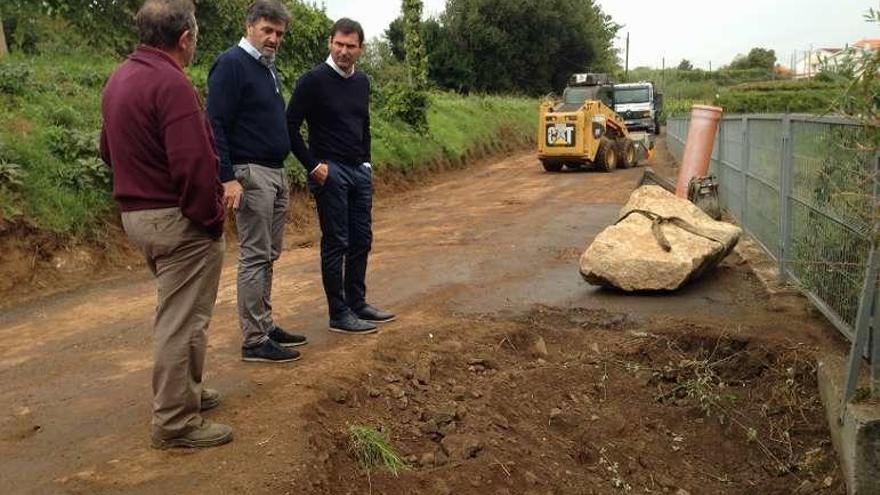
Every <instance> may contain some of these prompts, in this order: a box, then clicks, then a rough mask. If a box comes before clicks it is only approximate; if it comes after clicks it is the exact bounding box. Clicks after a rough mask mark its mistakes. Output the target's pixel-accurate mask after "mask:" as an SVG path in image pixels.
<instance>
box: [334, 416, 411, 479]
mask: <svg viewBox="0 0 880 495" xmlns="http://www.w3.org/2000/svg"><path fill="white" fill-rule="evenodd" d="M348 432H349V451H350V452H351V454H352V455H353V456H354V457H355V459H356V460H357V462H358V464H359V465H360V466H361V468H362V469H363V470H364V471H366V472H367V473H368V474H369V473H371V472H373V471H375V470H376V469H384V470H386V471H388V472H390V473H391V474H393V475H394V476H395V477H396V476H398V475H399V474H400V473H401V472H402V471H405V470H406V469H408V468H409V467H408V466H407V464H406V462H404V460H403V458H401V457H400V454H398V453H397V450H396V449H395V448H394V446H393V445H391V442H390V441H389V440H388V437H387V436H385V434H384V433H382V432H381V431H379V430H377V429H375V428H372V427H369V426H360V425H353V426H350V427H349V429H348Z"/></svg>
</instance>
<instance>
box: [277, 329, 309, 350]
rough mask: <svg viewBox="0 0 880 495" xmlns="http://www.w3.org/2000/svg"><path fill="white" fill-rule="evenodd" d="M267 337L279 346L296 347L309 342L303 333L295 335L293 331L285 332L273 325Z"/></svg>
mask: <svg viewBox="0 0 880 495" xmlns="http://www.w3.org/2000/svg"><path fill="white" fill-rule="evenodd" d="M269 338H270V339H272V340H274V341H275V343H276V344H278V345H280V346H281V347H296V346H298V345H306V344H308V343H309V339H307V338H306V337H305V336H304V335H297V334H295V333H287V332H285V331H284V329H282V328H281V327H279V326H277V325H276V326H275V328H273V329H272V331H271V332H269Z"/></svg>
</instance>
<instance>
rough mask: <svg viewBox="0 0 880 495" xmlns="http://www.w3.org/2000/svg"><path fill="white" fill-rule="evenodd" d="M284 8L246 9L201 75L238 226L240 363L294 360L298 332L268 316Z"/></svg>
mask: <svg viewBox="0 0 880 495" xmlns="http://www.w3.org/2000/svg"><path fill="white" fill-rule="evenodd" d="M289 22H290V14H289V13H288V11H287V8H286V7H284V5H283V4H281V3H280V2H279V1H278V0H257V1H256V2H254V3H253V4H251V6H250V7H249V8H248V12H247V19H246V22H245V25H246V27H247V36H246V37H244V38H242V39H241V41H240V42H239V43H238V45H236V46H234V47H232V48H230V49H229V50H226V51H225V52H223V53H222V54H220V56H219V57H217V60H216V61H215V62H214V65H213V66H212V67H211V71H210V73H209V75H208V115H209V116H210V118H211V125H212V127H213V129H214V135H215V139H216V143H217V151H218V153H219V155H220V180H221V181H222V182H223V189H224V202H225V203H226V206H227V207H229V208H233V209H234V210H235V221H236V222H235V223H236V226H237V228H238V243H239V255H238V314H239V321H240V324H241V333H242V344H241V347H242V349H241V358H242V360H243V361H262V362H271V363H282V362H288V361H295V360H297V359H299V357H300V354H299V352H297V351H295V350H293V349H289V347H294V346H298V345H302V344H305V343H306V339H305V337H303V336H301V335H295V334H291V333H287V332H285V331H284V330H283V329H281V328H280V327H279V326H278V325H276V324H275V322H274V320H273V319H272V303H271V294H272V267H273V264H274V262H275V260H277V259H278V257H279V256H280V254H281V245H282V238H283V235H284V223H285V219H286V216H287V205H288V202H289V188H288V181H287V176H286V175H285V172H284V159H285V158H287V155H288V154H289V153H290V138H289V136H288V133H287V122H286V119H285V115H284V97H283V96H282V94H281V88H282V85H281V76H280V74H279V73H278V71H277V70H276V69H275V53H276V52H277V51H278V48H279V46H280V45H281V41H282V39H283V37H284V34H285V32H286V31H287V26H288V24H289Z"/></svg>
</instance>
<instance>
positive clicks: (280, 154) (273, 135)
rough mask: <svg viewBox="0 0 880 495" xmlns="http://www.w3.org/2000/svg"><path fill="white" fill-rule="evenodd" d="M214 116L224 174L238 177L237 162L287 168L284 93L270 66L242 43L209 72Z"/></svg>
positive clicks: (223, 179)
mask: <svg viewBox="0 0 880 495" xmlns="http://www.w3.org/2000/svg"><path fill="white" fill-rule="evenodd" d="M208 116H209V117H210V118H211V127H213V129H214V138H215V140H216V142H217V152H218V154H219V155H220V180H221V182H228V181H231V180H234V179H235V175H234V173H233V170H232V165H233V164H238V163H256V164H259V165H265V166H267V167H273V168H281V167H282V166H283V165H284V159H285V158H287V154H288V153H290V137H289V136H288V133H287V121H286V119H285V116H284V97H283V96H282V95H281V94H280V93H278V91H277V90H276V86H275V80H274V79H273V78H272V73H271V72H269V69H268V68H267V67H266V66H265V65H263V64H262V63H260V61H258V60H257V59H255V58H254V57H252V56H250V54H248V53H247V52H246V51H244V50H243V49H242V48H239V47H238V46H234V47H232V48H230V49H229V50H226V51H225V52H223V53H222V54H220V56H219V57H217V60H216V61H215V62H214V65H213V66H211V71H210V72H209V74H208Z"/></svg>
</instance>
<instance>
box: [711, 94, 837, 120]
mask: <svg viewBox="0 0 880 495" xmlns="http://www.w3.org/2000/svg"><path fill="white" fill-rule="evenodd" d="M839 93H840V92H839V91H836V90H783V91H727V92H723V93H722V94H721V95H720V96H719V98H718V99H717V100H716V104H717V105H719V106H721V107H722V108H724V111H725V112H726V113H812V114H824V113H827V112H829V111H830V110H831V107H832V104H833V102H834V99H835V98H836V97H837V96H838V95H839Z"/></svg>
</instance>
